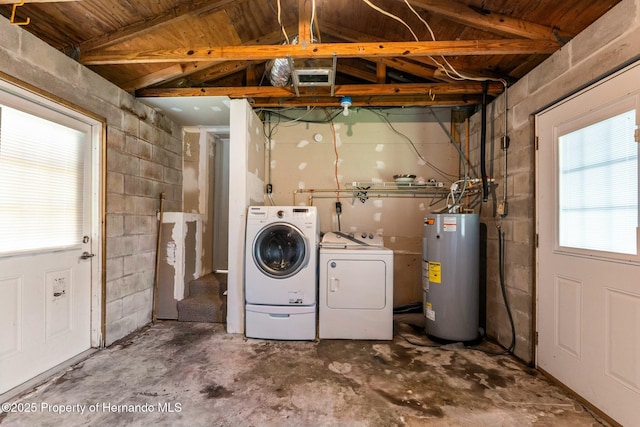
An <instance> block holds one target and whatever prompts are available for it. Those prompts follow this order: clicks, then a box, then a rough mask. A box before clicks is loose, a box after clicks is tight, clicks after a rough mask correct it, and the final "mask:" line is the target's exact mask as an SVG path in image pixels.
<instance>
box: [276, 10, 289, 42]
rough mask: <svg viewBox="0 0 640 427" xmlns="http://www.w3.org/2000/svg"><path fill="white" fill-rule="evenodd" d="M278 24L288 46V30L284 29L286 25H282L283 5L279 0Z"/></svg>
mask: <svg viewBox="0 0 640 427" xmlns="http://www.w3.org/2000/svg"><path fill="white" fill-rule="evenodd" d="M278 24H280V31H282V35H283V36H284V39H285V40H286V41H287V44H289V43H290V42H289V36H288V35H287V30H286V29H285V28H284V25H283V24H282V5H281V4H280V0H278Z"/></svg>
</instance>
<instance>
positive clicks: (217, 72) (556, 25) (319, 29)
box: [0, 0, 620, 107]
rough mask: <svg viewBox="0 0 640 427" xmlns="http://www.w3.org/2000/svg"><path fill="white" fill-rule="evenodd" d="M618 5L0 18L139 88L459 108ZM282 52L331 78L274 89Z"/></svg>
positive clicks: (144, 3) (45, 13)
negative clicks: (322, 65) (331, 72)
mask: <svg viewBox="0 0 640 427" xmlns="http://www.w3.org/2000/svg"><path fill="white" fill-rule="evenodd" d="M619 1H620V0H563V1H558V0H538V1H535V2H529V1H520V0H315V1H314V0H236V1H232V0H192V1H186V0H136V1H134V2H132V1H129V0H77V1H73V0H66V1H53V0H32V1H29V0H26V4H25V5H23V6H19V7H15V6H12V4H13V3H14V1H10V0H0V14H2V15H4V16H5V17H7V18H10V17H11V16H12V14H13V15H14V16H13V19H14V20H15V21H16V22H27V21H29V24H28V25H24V28H25V29H26V30H27V31H30V32H32V33H33V34H34V35H36V36H37V37H39V38H41V39H42V40H44V41H45V42H47V43H49V44H50V45H51V46H53V47H55V48H56V49H59V50H61V51H63V52H65V53H66V54H68V55H69V56H71V57H73V58H75V59H77V60H78V61H79V62H80V63H82V64H85V65H86V66H88V67H90V68H91V69H93V70H94V71H95V72H97V73H98V74H100V75H102V76H103V77H105V78H106V79H107V80H110V81H112V82H113V83H115V84H116V85H118V86H119V87H121V88H123V89H124V90H126V91H129V92H134V93H135V94H136V95H137V96H145V97H149V96H154V97H165V96H203V95H212V96H221V95H225V96H229V97H231V98H247V99H249V100H250V102H252V103H253V105H255V106H271V107H274V106H275V107H278V106H281V107H284V106H333V107H335V106H338V105H339V99H340V98H341V97H342V96H350V97H351V98H352V101H353V105H354V106H415V105H451V106H454V105H457V106H463V105H474V104H477V103H479V102H480V101H481V98H482V93H483V90H484V88H485V83H483V81H486V82H487V83H486V90H487V93H488V94H489V95H496V94H499V93H500V92H501V91H503V90H504V87H503V83H504V84H511V83H513V82H514V81H516V80H517V79H519V78H520V77H522V76H523V75H524V74H526V73H527V72H529V71H530V70H531V69H533V68H534V67H535V66H536V65H538V64H539V63H540V62H542V61H543V60H544V59H545V58H547V57H548V56H549V55H550V54H552V53H553V52H555V51H556V50H558V49H560V48H561V47H562V46H563V44H564V43H566V42H567V41H569V40H570V39H571V38H572V37H574V36H575V35H577V34H578V33H579V32H580V31H582V30H583V29H584V28H586V27H587V26H588V25H590V24H591V23H592V22H594V21H595V20H596V19H598V18H599V17H600V16H601V15H603V14H604V13H605V12H606V11H607V10H609V9H610V8H611V7H613V6H614V5H615V4H617V3H618V2H619ZM294 37H295V39H296V40H295V44H294V42H293V40H294ZM287 39H288V42H287ZM277 58H281V59H286V60H287V62H286V65H287V66H288V65H289V64H290V62H289V59H288V58H291V61H292V62H294V63H296V61H298V62H297V63H299V62H303V61H306V60H308V59H313V60H316V61H317V60H320V59H325V60H327V61H329V62H330V63H332V62H333V61H334V58H335V67H336V76H335V86H331V87H329V86H315V87H314V86H312V87H294V86H293V85H292V84H291V83H287V84H285V85H284V86H273V85H272V84H271V83H270V78H269V77H270V76H271V74H272V72H273V71H272V65H273V63H274V60H275V59H277ZM284 68H285V69H286V68H287V67H284Z"/></svg>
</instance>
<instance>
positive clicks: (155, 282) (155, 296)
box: [152, 193, 164, 323]
mask: <svg viewBox="0 0 640 427" xmlns="http://www.w3.org/2000/svg"><path fill="white" fill-rule="evenodd" d="M163 214H164V193H160V209H159V210H158V238H157V240H156V271H155V272H154V275H153V276H154V278H153V316H152V321H153V323H156V320H158V318H157V316H158V270H160V237H161V235H162V216H163Z"/></svg>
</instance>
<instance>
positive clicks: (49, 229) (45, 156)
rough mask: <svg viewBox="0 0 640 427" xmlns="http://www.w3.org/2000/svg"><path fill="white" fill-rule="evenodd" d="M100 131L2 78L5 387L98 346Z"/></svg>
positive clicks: (0, 382)
mask: <svg viewBox="0 0 640 427" xmlns="http://www.w3.org/2000/svg"><path fill="white" fill-rule="evenodd" d="M95 138H96V130H95V128H94V126H92V125H91V124H88V123H85V122H83V121H81V120H78V119H77V118H73V117H70V116H69V115H68V114H63V113H62V112H60V111H56V110H54V109H52V108H50V107H47V106H45V105H42V104H40V103H35V102H32V101H31V100H28V99H25V98H24V97H23V96H19V95H17V94H16V93H12V92H10V91H4V90H3V87H1V86H0V293H1V295H2V296H1V297H0V394H1V393H4V392H6V391H8V390H10V389H12V388H13V387H15V386H18V385H20V384H21V383H23V382H25V381H27V380H29V379H31V378H33V377H35V376H37V375H38V374H40V373H42V372H45V371H47V370H48V369H50V368H52V367H55V366H56V365H58V364H60V363H62V362H64V361H66V360H68V359H70V358H72V357H74V356H76V355H78V354H80V353H82V352H83V351H85V350H87V349H89V348H90V347H91V302H92V301H91V300H92V286H91V285H92V280H91V279H92V264H93V263H94V262H97V261H96V260H94V257H93V254H94V249H95V248H96V244H97V242H94V240H96V239H95V237H96V235H95V232H94V231H93V230H94V228H93V227H92V222H93V221H92V215H93V214H92V206H93V204H92V200H93V191H92V186H93V182H94V179H93V176H92V170H93V168H92V152H93V150H92V144H94V143H95ZM96 212H97V211H96Z"/></svg>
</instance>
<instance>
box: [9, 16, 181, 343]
mask: <svg viewBox="0 0 640 427" xmlns="http://www.w3.org/2000/svg"><path fill="white" fill-rule="evenodd" d="M0 34H2V36H1V37H0V71H2V72H3V73H5V74H8V75H9V76H11V77H13V78H15V79H19V80H21V81H23V82H25V83H27V84H30V85H32V86H34V87H36V88H39V89H41V90H42V91H45V92H48V93H50V94H52V95H53V96H55V97H58V98H60V99H62V100H64V101H66V102H69V103H71V104H73V105H76V106H78V107H80V108H82V109H84V110H87V111H89V112H91V113H93V114H95V115H97V116H100V117H103V118H104V119H105V122H106V138H107V148H106V153H103V154H104V155H105V156H106V160H107V171H106V183H105V186H106V206H104V207H103V208H105V209H106V236H104V238H105V239H106V265H105V266H104V268H105V269H106V337H105V340H106V343H107V344H110V343H112V342H114V341H115V340H117V339H119V338H122V337H123V336H125V335H126V334H128V333H130V332H132V331H134V330H136V329H137V328H139V327H140V326H143V325H144V324H146V323H148V322H149V321H150V320H151V309H152V299H153V298H152V287H153V280H154V268H155V250H156V249H155V245H156V233H157V219H156V211H157V209H158V208H159V195H160V193H161V192H164V193H165V206H164V208H165V210H166V211H181V210H182V131H181V129H180V127H179V126H177V125H176V124H175V123H173V122H171V121H169V120H168V119H167V118H166V117H165V116H163V115H162V114H160V113H157V112H156V111H154V110H152V109H151V108H149V107H147V106H145V105H143V104H142V103H140V102H138V101H137V100H136V99H135V98H133V97H132V96H131V95H130V94H128V93H126V92H124V91H122V90H121V89H119V88H117V87H116V86H114V85H113V84H111V83H109V82H108V81H106V80H105V79H103V78H102V77H100V76H98V75H97V74H95V73H94V72H92V71H91V70H90V69H88V68H86V67H84V66H82V65H80V64H79V63H77V62H76V61H74V60H72V59H71V58H69V57H67V56H65V55H64V54H62V53H60V52H58V51H57V50H55V49H53V48H51V47H50V46H49V45H47V44H46V43H44V42H42V41H41V40H39V39H37V38H35V37H34V36H32V35H31V34H30V33H28V32H27V31H25V30H24V29H22V28H20V27H18V26H16V25H11V24H10V23H9V21H8V20H6V19H5V18H2V17H0Z"/></svg>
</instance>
